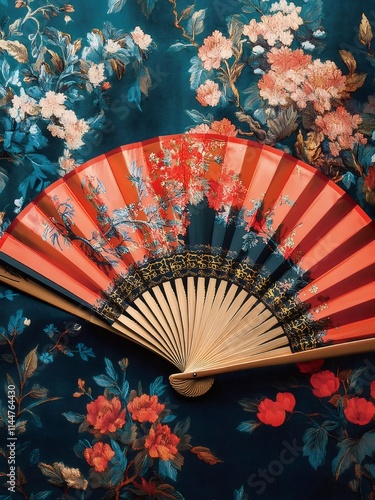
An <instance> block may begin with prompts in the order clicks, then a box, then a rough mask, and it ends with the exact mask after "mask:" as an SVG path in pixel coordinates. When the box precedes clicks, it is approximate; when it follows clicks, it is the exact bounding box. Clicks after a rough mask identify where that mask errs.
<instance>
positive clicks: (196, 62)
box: [189, 56, 210, 90]
mask: <svg viewBox="0 0 375 500" xmlns="http://www.w3.org/2000/svg"><path fill="white" fill-rule="evenodd" d="M190 62H191V67H190V69H189V73H190V88H191V89H193V90H196V89H197V88H198V87H199V86H200V85H201V83H203V82H205V81H206V80H207V79H208V77H209V76H210V72H209V71H207V70H206V69H204V68H203V66H202V61H201V60H200V59H199V57H198V56H194V57H192V58H191V59H190Z"/></svg>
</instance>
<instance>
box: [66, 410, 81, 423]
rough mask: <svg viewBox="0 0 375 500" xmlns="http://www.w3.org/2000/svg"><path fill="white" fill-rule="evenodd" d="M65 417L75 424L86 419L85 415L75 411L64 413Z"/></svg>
mask: <svg viewBox="0 0 375 500" xmlns="http://www.w3.org/2000/svg"><path fill="white" fill-rule="evenodd" d="M63 415H64V417H65V418H66V419H67V420H69V422H72V423H73V424H80V423H81V422H83V421H84V420H85V415H81V414H80V413H75V412H74V411H67V412H65V413H63Z"/></svg>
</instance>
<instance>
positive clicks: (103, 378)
mask: <svg viewBox="0 0 375 500" xmlns="http://www.w3.org/2000/svg"><path fill="white" fill-rule="evenodd" d="M93 379H94V380H95V382H96V383H97V384H98V385H99V386H100V387H110V386H111V385H114V381H113V380H112V379H111V378H109V377H108V376H107V375H95V376H94V377H93Z"/></svg>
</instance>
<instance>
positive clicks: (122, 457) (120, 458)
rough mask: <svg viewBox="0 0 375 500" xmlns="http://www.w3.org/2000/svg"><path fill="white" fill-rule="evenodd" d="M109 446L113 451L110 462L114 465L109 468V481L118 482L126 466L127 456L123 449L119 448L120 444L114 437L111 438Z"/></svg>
mask: <svg viewBox="0 0 375 500" xmlns="http://www.w3.org/2000/svg"><path fill="white" fill-rule="evenodd" d="M111 448H112V450H113V451H114V452H115V456H114V457H113V458H112V459H111V463H112V464H114V466H113V467H112V468H111V471H110V473H111V483H112V484H117V483H119V482H120V481H121V480H122V478H123V476H124V471H125V469H126V466H127V458H126V454H125V453H124V450H122V449H121V447H120V445H119V444H118V443H117V441H115V440H114V439H111Z"/></svg>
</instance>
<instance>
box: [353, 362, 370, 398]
mask: <svg viewBox="0 0 375 500" xmlns="http://www.w3.org/2000/svg"><path fill="white" fill-rule="evenodd" d="M367 369H368V368H367V367H366V366H363V367H362V368H357V369H355V370H353V371H352V373H351V374H350V376H349V379H348V382H349V387H348V391H349V392H351V393H354V394H358V393H359V392H360V391H361V389H362V387H363V386H364V385H368V379H367V378H366V377H365V376H364V375H363V374H364V373H365V372H366V371H367Z"/></svg>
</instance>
